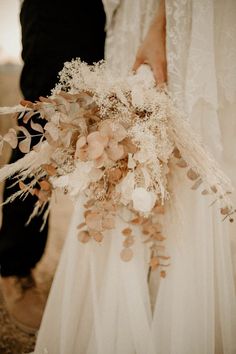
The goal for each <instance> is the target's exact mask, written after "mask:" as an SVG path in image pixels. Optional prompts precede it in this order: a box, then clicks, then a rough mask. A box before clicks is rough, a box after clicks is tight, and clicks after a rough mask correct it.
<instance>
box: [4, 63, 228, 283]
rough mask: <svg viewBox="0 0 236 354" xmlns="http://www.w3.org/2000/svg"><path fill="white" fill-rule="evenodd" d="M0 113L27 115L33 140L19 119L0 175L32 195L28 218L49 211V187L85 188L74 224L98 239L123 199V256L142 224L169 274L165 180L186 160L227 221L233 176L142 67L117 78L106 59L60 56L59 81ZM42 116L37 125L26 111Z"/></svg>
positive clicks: (156, 263)
mask: <svg viewBox="0 0 236 354" xmlns="http://www.w3.org/2000/svg"><path fill="white" fill-rule="evenodd" d="M0 112H1V113H13V112H21V114H20V117H21V118H22V117H23V120H24V122H25V123H26V122H30V125H31V128H32V130H33V131H35V135H38V136H40V140H39V142H38V143H37V144H36V145H34V146H31V138H32V136H31V134H30V133H29V132H28V130H27V129H26V128H25V127H19V128H18V129H19V130H20V131H21V133H23V135H24V139H23V140H21V139H19V137H18V136H17V132H16V130H14V129H10V130H9V132H8V133H7V134H6V135H5V136H3V137H1V138H0V147H1V148H2V146H3V144H4V143H9V144H10V145H11V146H12V148H16V147H17V145H18V146H19V149H20V150H21V151H22V152H23V153H25V156H24V157H23V158H22V159H21V160H19V161H17V162H15V163H13V164H11V165H6V166H4V167H3V168H2V169H0V180H1V181H3V180H5V179H6V178H9V177H11V176H14V180H13V181H15V183H19V186H20V189H19V191H18V192H17V193H15V194H14V195H12V196H11V198H9V200H7V201H6V202H10V201H12V200H14V198H16V197H18V196H27V195H28V194H29V193H30V194H32V195H35V196H37V197H38V200H37V203H36V205H35V209H34V211H33V213H32V215H31V216H30V219H31V218H32V217H33V216H34V215H36V214H37V213H41V212H44V220H46V218H47V216H48V212H49V209H50V200H51V198H52V194H53V192H54V191H55V190H57V189H63V191H64V192H65V193H68V194H69V195H70V196H71V197H73V198H74V199H78V198H79V196H80V195H81V194H83V195H85V196H86V202H85V205H84V206H85V210H86V211H85V213H84V222H83V223H82V224H80V225H78V237H79V240H80V241H81V242H83V243H86V242H88V241H90V240H91V239H93V240H95V241H96V242H101V241H102V239H103V237H104V233H105V231H106V230H110V229H114V228H115V221H116V217H117V213H118V211H119V209H120V208H123V209H125V210H126V211H127V213H129V215H131V218H130V221H129V223H128V224H127V227H126V228H125V229H124V230H123V232H122V233H123V237H124V241H123V249H122V250H121V258H122V259H123V260H124V261H129V260H130V259H131V258H132V257H133V250H132V245H133V243H134V241H135V235H134V232H133V229H132V225H134V224H135V225H139V226H140V228H141V230H142V232H143V235H144V241H145V242H149V243H150V250H151V252H150V254H151V256H150V268H151V269H152V270H153V269H156V268H159V269H160V273H161V276H162V277H165V274H166V273H165V267H166V266H167V265H168V263H169V257H168V256H166V255H165V252H164V247H163V246H162V244H163V241H164V239H165V237H164V235H163V234H162V227H161V224H160V218H159V216H160V215H161V214H163V213H164V212H165V209H166V208H167V205H168V200H169V199H171V197H172V195H171V192H170V190H169V180H170V176H171V174H173V173H177V169H178V168H185V169H186V175H187V177H188V178H189V179H190V180H191V181H193V183H192V189H197V188H201V190H202V194H203V195H205V194H212V195H214V198H213V201H215V200H219V201H220V202H221V214H222V215H223V216H224V218H226V217H228V216H229V219H230V221H232V220H233V219H232V216H231V215H232V214H233V212H234V210H233V208H232V206H231V204H230V200H229V199H228V195H229V193H230V192H231V190H232V187H231V183H230V181H229V180H228V178H227V177H226V176H225V175H224V173H223V172H221V170H220V169H219V168H218V166H217V163H216V162H215V161H214V159H213V158H212V157H211V156H210V154H209V153H208V152H207V151H206V149H205V148H204V147H203V145H202V144H201V143H200V140H199V139H198V138H197V137H196V135H195V134H194V133H193V131H192V129H191V128H190V126H189V124H188V122H187V120H185V119H184V118H183V117H182V115H181V113H180V112H179V111H178V110H177V109H176V108H175V105H174V103H173V101H172V99H171V97H170V95H169V94H168V92H167V90H163V89H162V90H158V89H157V88H156V87H155V84H154V81H153V77H152V75H151V72H150V70H149V69H148V68H146V67H143V68H142V69H141V70H140V72H139V73H138V74H137V75H129V76H128V77H126V78H117V77H114V76H113V75H112V73H111V72H110V71H109V69H108V68H107V66H106V64H105V63H99V64H97V65H94V66H88V65H87V64H85V63H82V62H81V61H80V60H74V61H72V62H70V63H65V67H64V69H63V70H62V72H61V73H60V81H59V84H58V85H57V86H56V88H55V89H54V90H53V92H52V95H51V96H50V97H48V98H43V97H40V98H39V101H37V102H36V103H33V102H29V101H24V100H23V101H22V102H21V105H19V106H17V107H13V108H8V107H6V108H2V109H1V111H0ZM35 115H40V117H41V118H42V119H43V120H45V125H44V126H42V125H40V124H39V123H37V122H35V121H34V120H33V119H32V118H33V117H35ZM28 177H30V182H29V183H26V182H25V180H26V179H27V178H28Z"/></svg>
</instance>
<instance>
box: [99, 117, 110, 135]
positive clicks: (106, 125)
mask: <svg viewBox="0 0 236 354" xmlns="http://www.w3.org/2000/svg"><path fill="white" fill-rule="evenodd" d="M99 132H100V135H101V136H103V137H108V138H112V137H113V131H112V123H111V122H110V121H109V120H105V121H103V122H102V123H101V124H100V126H99Z"/></svg>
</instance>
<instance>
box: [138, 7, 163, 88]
mask: <svg viewBox="0 0 236 354" xmlns="http://www.w3.org/2000/svg"><path fill="white" fill-rule="evenodd" d="M165 37H166V14H165V0H160V4H159V6H158V9H157V11H156V13H155V16H154V19H153V21H152V23H151V25H150V27H149V30H148V33H147V35H146V37H145V39H144V41H143V43H142V44H141V46H140V48H139V50H138V52H137V55H136V60H135V63H134V66H133V70H134V71H136V70H137V69H138V68H139V66H140V65H141V64H144V63H145V64H149V65H150V67H151V68H152V71H153V74H154V76H155V79H156V82H157V84H163V83H164V82H166V81H167V63H166V43H165Z"/></svg>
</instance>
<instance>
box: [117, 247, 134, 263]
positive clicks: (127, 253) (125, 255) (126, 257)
mask: <svg viewBox="0 0 236 354" xmlns="http://www.w3.org/2000/svg"><path fill="white" fill-rule="evenodd" d="M133 254H134V253H133V251H132V249H130V248H124V249H123V250H122V251H121V253H120V257H121V259H122V261H124V262H129V261H130V260H131V259H132V258H133Z"/></svg>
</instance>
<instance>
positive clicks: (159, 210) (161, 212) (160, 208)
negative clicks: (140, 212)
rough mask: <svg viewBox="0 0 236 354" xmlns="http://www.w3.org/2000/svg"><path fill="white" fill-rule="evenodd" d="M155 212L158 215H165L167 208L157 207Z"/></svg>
mask: <svg viewBox="0 0 236 354" xmlns="http://www.w3.org/2000/svg"><path fill="white" fill-rule="evenodd" d="M153 211H154V212H155V213H157V214H165V206H164V205H156V206H155V207H154V209H153Z"/></svg>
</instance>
